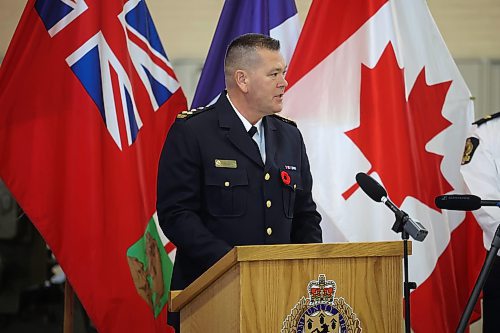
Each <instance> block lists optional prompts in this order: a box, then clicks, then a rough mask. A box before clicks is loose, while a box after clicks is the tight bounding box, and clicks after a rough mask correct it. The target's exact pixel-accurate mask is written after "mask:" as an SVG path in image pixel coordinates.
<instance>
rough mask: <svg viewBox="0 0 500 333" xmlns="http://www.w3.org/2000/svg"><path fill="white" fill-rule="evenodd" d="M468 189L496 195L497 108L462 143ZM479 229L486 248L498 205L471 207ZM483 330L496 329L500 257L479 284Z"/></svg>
mask: <svg viewBox="0 0 500 333" xmlns="http://www.w3.org/2000/svg"><path fill="white" fill-rule="evenodd" d="M460 171H461V172H462V175H463V177H464V180H465V183H466V184H467V187H468V188H469V190H470V193H472V194H475V195H477V196H479V197H480V198H481V199H484V200H489V199H491V200H498V199H500V112H499V113H496V114H494V115H491V116H487V117H485V118H483V119H481V120H479V121H477V122H475V123H474V126H473V128H472V134H471V136H470V137H469V138H468V139H467V141H466V143H465V150H464V156H463V158H462V166H461V168H460ZM474 216H475V217H476V219H477V221H478V222H479V224H480V225H481V228H482V229H483V240H484V247H485V248H486V249H487V250H489V249H490V247H491V242H492V240H493V236H494V234H495V231H496V229H497V227H498V224H499V223H500V208H498V207H483V208H481V209H479V210H476V211H474ZM483 332H485V333H489V332H500V257H499V256H498V255H497V257H496V260H495V261H494V263H493V268H492V270H491V272H490V274H489V276H488V279H487V280H486V283H485V285H484V288H483Z"/></svg>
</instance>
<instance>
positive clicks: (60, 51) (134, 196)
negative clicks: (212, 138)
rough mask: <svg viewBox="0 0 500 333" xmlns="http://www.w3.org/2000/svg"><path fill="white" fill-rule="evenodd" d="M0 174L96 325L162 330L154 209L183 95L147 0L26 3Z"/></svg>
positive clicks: (3, 123)
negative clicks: (165, 153)
mask: <svg viewBox="0 0 500 333" xmlns="http://www.w3.org/2000/svg"><path fill="white" fill-rule="evenodd" d="M0 105H1V108H0V156H1V160H2V163H0V177H1V178H2V179H3V180H4V181H5V183H6V185H7V186H8V188H9V189H10V190H11V192H12V194H13V195H14V196H15V198H16V199H17V201H18V202H19V203H20V205H21V206H22V208H23V209H24V211H25V212H26V214H27V215H28V216H29V218H30V219H31V220H32V221H33V223H34V224H35V226H36V227H37V228H38V230H39V231H40V233H41V234H42V236H43V237H44V238H45V240H46V241H47V243H48V245H49V246H50V248H51V249H52V251H53V252H54V254H55V256H56V257H57V260H58V261H59V263H60V264H61V266H62V268H63V270H64V271H65V273H66V275H67V277H68V279H69V282H70V283H71V285H72V286H73V287H74V289H75V291H76V293H77V294H78V297H79V298H80V300H81V302H82V304H83V306H84V307H85V309H86V311H87V312H88V314H89V315H90V318H91V320H92V322H93V323H94V324H95V326H96V328H97V329H98V331H99V332H153V331H158V332H166V331H167V325H166V317H165V316H166V305H165V304H166V301H167V298H168V288H169V279H168V275H169V274H170V270H169V266H168V262H169V260H168V256H167V254H166V253H165V248H164V246H163V245H162V239H161V238H160V236H161V234H158V233H157V232H156V224H155V221H154V219H151V216H153V213H154V211H155V202H156V176H157V165H158V160H159V156H160V152H161V148H162V145H163V141H164V138H165V135H166V132H167V130H168V128H169V126H170V124H171V123H172V122H173V120H174V118H175V115H176V114H177V113H178V112H179V111H181V110H183V109H185V108H186V100H185V97H184V95H183V92H182V90H181V89H180V87H179V83H178V81H177V79H176V77H175V74H174V72H173V70H172V66H171V64H170V62H169V60H168V58H167V55H166V53H165V51H164V49H163V47H162V44H161V42H160V39H159V36H158V33H157V31H156V29H155V27H154V25H153V22H152V19H151V16H150V14H149V11H148V8H147V6H146V3H145V1H144V0H129V1H98V0H72V1H69V0H30V1H28V3H27V5H26V9H25V10H24V13H23V15H22V18H21V21H20V23H19V26H18V27H17V30H16V32H15V34H14V38H13V40H12V42H11V45H10V47H9V49H8V51H7V54H6V57H5V60H4V62H3V64H2V67H1V70H0Z"/></svg>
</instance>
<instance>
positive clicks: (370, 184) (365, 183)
mask: <svg viewBox="0 0 500 333" xmlns="http://www.w3.org/2000/svg"><path fill="white" fill-rule="evenodd" d="M356 182H357V183H358V185H359V187H361V189H362V190H363V191H364V192H365V193H366V194H367V195H368V196H369V197H370V198H372V200H374V201H377V202H380V201H381V200H382V198H383V197H387V192H386V190H385V188H383V187H382V185H380V184H379V183H378V182H377V181H376V180H375V179H373V178H372V177H370V176H368V175H367V174H366V173H364V172H360V173H358V174H357V175H356Z"/></svg>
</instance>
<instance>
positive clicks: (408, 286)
mask: <svg viewBox="0 0 500 333" xmlns="http://www.w3.org/2000/svg"><path fill="white" fill-rule="evenodd" d="M395 215H396V221H395V222H394V225H393V226H392V230H393V231H394V232H396V233H399V232H400V233H401V239H402V240H403V266H404V284H403V294H404V299H405V312H404V314H405V333H410V332H411V323H410V316H411V315H410V292H411V290H412V289H416V288H417V284H416V283H415V282H410V281H409V273H408V239H409V238H410V235H409V234H408V232H406V230H405V228H404V225H405V224H406V221H407V220H408V218H409V217H408V214H406V213H405V212H403V211H401V214H398V213H395Z"/></svg>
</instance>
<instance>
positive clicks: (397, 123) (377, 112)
mask: <svg viewBox="0 0 500 333" xmlns="http://www.w3.org/2000/svg"><path fill="white" fill-rule="evenodd" d="M450 85H451V81H446V82H441V83H438V84H434V85H428V84H427V83H426V80H425V70H424V68H422V70H421V72H420V73H419V75H418V77H417V79H416V81H415V84H414V86H413V88H412V90H411V92H410V95H409V98H408V101H406V98H405V83H404V70H403V69H400V68H399V67H398V65H397V61H396V56H395V54H394V49H393V47H392V45H391V44H390V43H389V44H388V46H387V47H386V48H385V50H384V52H383V54H382V56H381V57H380V60H379V62H378V63H377V65H376V66H375V67H374V68H373V69H370V68H368V67H366V66H364V65H363V66H362V69H361V97H360V98H361V101H360V114H361V115H360V126H359V127H357V128H355V129H353V130H350V131H348V132H346V135H347V136H349V138H351V140H352V141H353V142H354V143H355V144H356V145H357V146H358V147H359V149H360V150H361V151H362V152H363V154H364V155H365V157H366V158H367V159H368V160H369V161H370V163H371V169H370V171H369V172H368V173H371V172H376V173H378V174H379V175H380V178H381V179H382V182H383V183H384V186H385V188H386V189H387V192H388V194H389V196H390V197H391V200H392V201H393V202H394V203H395V204H396V205H398V206H400V205H401V204H402V202H403V200H404V199H405V198H406V197H407V196H411V197H414V198H417V199H418V200H420V201H421V202H423V203H424V204H426V205H427V206H429V207H431V208H434V198H435V197H436V196H437V195H440V194H442V193H446V192H448V191H450V190H451V189H452V186H451V185H450V184H449V183H448V181H447V180H446V179H445V178H444V177H443V175H442V173H441V170H440V165H441V160H442V159H443V156H441V155H437V154H434V153H431V152H429V151H427V150H426V149H425V145H426V144H427V143H428V142H429V141H430V140H431V139H432V138H434V137H435V136H436V135H437V134H438V133H440V132H441V131H443V130H444V129H446V128H447V127H448V126H449V125H451V123H450V122H449V121H448V120H446V119H445V118H443V116H442V115H441V110H442V108H443V104H444V100H445V98H446V94H447V93H448V89H449V87H450ZM352 191H353V188H351V189H350V190H348V191H346V192H345V193H344V198H346V199H347V198H348V197H349V196H350V195H351V194H352Z"/></svg>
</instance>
